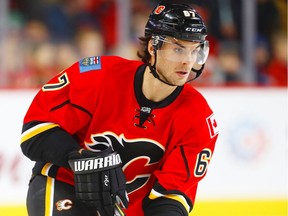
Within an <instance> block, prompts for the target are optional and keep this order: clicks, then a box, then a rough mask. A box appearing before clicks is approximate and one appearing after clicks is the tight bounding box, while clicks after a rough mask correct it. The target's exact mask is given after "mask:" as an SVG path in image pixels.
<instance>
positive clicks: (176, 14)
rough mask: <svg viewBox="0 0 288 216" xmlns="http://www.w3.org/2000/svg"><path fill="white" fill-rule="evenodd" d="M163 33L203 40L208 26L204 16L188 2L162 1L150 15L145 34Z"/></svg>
mask: <svg viewBox="0 0 288 216" xmlns="http://www.w3.org/2000/svg"><path fill="white" fill-rule="evenodd" d="M152 35H162V36H169V37H174V38H177V39H180V40H186V41H195V42H203V41H205V38H206V36H207V28H206V26H205V24H204V23H203V19H202V17H201V16H200V15H199V14H198V13H197V12H196V11H195V10H194V9H193V8H192V7H191V6H189V5H188V4H183V3H173V1H161V2H160V3H159V4H158V5H157V6H156V7H155V9H154V10H153V11H152V13H151V14H150V16H149V19H148V21H147V24H146V27H145V36H152Z"/></svg>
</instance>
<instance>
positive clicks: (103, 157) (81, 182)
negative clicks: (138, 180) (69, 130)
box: [68, 147, 128, 216]
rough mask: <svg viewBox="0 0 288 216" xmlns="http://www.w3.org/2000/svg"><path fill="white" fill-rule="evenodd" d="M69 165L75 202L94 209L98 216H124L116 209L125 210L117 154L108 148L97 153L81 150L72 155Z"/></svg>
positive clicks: (124, 194) (124, 191)
mask: <svg viewBox="0 0 288 216" xmlns="http://www.w3.org/2000/svg"><path fill="white" fill-rule="evenodd" d="M68 162H69V165H70V167H71V168H72V170H73V172H74V182H75V192H76V197H77V199H79V200H81V201H82V202H83V203H85V205H87V206H90V207H94V208H96V209H97V211H98V213H99V214H100V215H101V216H114V215H121V216H123V215H125V214H124V212H123V211H122V210H121V208H120V207H119V205H118V204H120V205H121V207H123V208H127V207H128V196H127V192H126V179H125V175H124V173H123V171H122V168H121V158H120V155H119V154H118V153H117V152H113V151H112V148H111V147H108V148H107V149H105V150H103V151H100V152H93V151H89V150H84V149H83V150H80V151H79V152H78V151H74V152H71V153H70V154H69V161H68Z"/></svg>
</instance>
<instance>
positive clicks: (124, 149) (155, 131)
mask: <svg viewBox="0 0 288 216" xmlns="http://www.w3.org/2000/svg"><path fill="white" fill-rule="evenodd" d="M144 69H145V65H144V64H143V63H142V62H140V61H132V60H126V59H122V58H120V57H112V56H110V57H107V56H106V57H105V56H103V57H88V58H84V59H82V60H81V61H79V62H77V63H75V64H73V65H72V66H71V67H70V68H68V69H66V70H64V71H62V72H61V73H59V74H58V75H57V76H55V77H54V78H53V79H51V80H50V81H49V82H48V83H47V84H46V85H44V86H43V87H42V89H41V90H40V91H39V92H38V94H37V95H36V97H35V98H34V100H33V102H32V104H31V106H30V108H29V110H28V112H27V114H26V116H25V118H24V125H26V124H28V123H30V122H33V121H37V122H41V123H39V124H37V125H35V126H33V127H32V128H29V130H23V134H22V140H21V142H22V145H23V144H25V142H27V141H29V139H33V137H35V136H36V135H37V134H39V133H43V132H44V131H46V130H49V129H51V128H53V127H61V128H62V129H64V130H65V131H66V132H68V133H69V134H71V135H72V136H73V137H76V138H77V141H78V143H79V145H80V146H81V147H84V148H87V149H91V150H93V148H95V147H97V145H101V144H103V143H105V144H107V143H108V144H109V145H112V146H113V149H114V150H116V151H117V152H118V153H119V154H120V156H121V159H122V162H123V170H124V173H125V176H126V180H127V192H128V195H129V208H128V209H127V210H126V214H127V215H128V216H134V215H140V216H142V215H143V212H142V201H143V198H144V197H149V199H150V200H154V199H157V198H159V197H164V198H167V199H173V200H174V201H175V200H176V201H177V202H180V203H181V204H182V205H183V206H184V208H185V209H186V210H187V212H190V211H191V209H192V203H193V202H194V199H195V195H196V190H197V184H198V182H199V181H200V180H201V179H202V178H203V177H204V175H205V174H206V170H207V167H208V164H209V161H210V159H211V157H212V154H213V151H214V146H215V142H216V139H217V136H218V131H217V123H216V121H215V118H214V115H213V112H212V110H211V109H210V107H209V105H208V104H207V102H206V100H205V99H204V97H203V96H202V95H201V94H200V93H199V92H198V91H196V90H195V89H194V88H192V87H191V86H190V85H189V84H185V85H184V86H182V87H177V88H176V90H175V91H174V92H173V93H172V94H171V95H170V96H168V97H167V98H166V99H165V100H163V101H161V102H157V103H155V102H151V101H149V100H147V99H146V98H145V96H144V95H143V93H142V91H141V88H142V80H143V73H144ZM59 148H61V146H59ZM53 166H54V165H53V164H51V163H42V166H41V170H40V171H38V172H39V173H41V174H42V175H49V176H52V177H55V178H57V179H58V180H61V181H64V182H67V183H69V184H73V174H72V172H71V170H70V169H68V168H63V167H60V168H59V167H57V168H55V167H54V168H53ZM38 170H39V169H38ZM52 170H53V172H52ZM55 170H56V171H55ZM34 172H37V171H35V170H34ZM156 181H157V182H158V183H159V184H160V185H161V186H162V187H163V188H165V191H159V190H157V187H154V188H153V186H154V184H155V182H156ZM135 213H137V214H135Z"/></svg>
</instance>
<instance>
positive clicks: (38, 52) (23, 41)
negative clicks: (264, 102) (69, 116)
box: [0, 0, 287, 88]
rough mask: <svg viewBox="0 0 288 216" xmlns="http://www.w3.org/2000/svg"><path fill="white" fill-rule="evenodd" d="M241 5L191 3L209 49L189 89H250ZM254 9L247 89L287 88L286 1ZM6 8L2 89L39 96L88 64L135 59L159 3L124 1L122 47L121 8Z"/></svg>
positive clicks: (30, 1) (64, 4)
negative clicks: (57, 78)
mask: <svg viewBox="0 0 288 216" xmlns="http://www.w3.org/2000/svg"><path fill="white" fill-rule="evenodd" d="M243 1H247V0H190V1H189V2H191V4H193V6H194V7H195V9H196V10H197V11H199V13H200V14H201V15H202V17H203V19H204V20H205V23H206V24H207V27H208V33H209V36H208V40H209V41H210V55H209V58H208V61H207V63H206V65H205V72H204V74H203V75H202V77H200V78H199V79H198V80H196V81H195V82H194V83H193V85H198V86H239V85H240V86H247V85H249V86H250V85H251V83H247V82H245V81H244V79H243V74H244V72H243V70H245V69H244V67H243V64H244V63H243V59H244V56H245V53H244V52H243V49H242V47H243V29H244V28H243V25H245V23H243V17H242V16H243V11H242V9H243V7H242V6H243ZM248 1H252V0H248ZM255 1H256V10H257V13H255V18H256V29H255V30H256V38H255V43H254V44H255V48H254V49H253V50H254V53H253V56H254V59H253V63H254V70H253V71H252V73H254V74H255V76H254V80H253V83H252V85H254V86H287V0H255ZM8 2H9V5H8V20H7V24H8V27H7V29H6V36H5V37H4V40H2V41H0V42H1V47H0V51H1V53H2V55H1V60H0V63H1V66H0V80H1V81H0V87H2V88H34V87H37V88H38V87H40V86H41V85H43V84H44V83H45V82H47V81H48V80H49V79H50V78H51V77H52V76H54V75H55V74H57V73H59V72H60V71H62V70H63V69H65V68H66V67H68V66H70V65H71V64H72V63H74V62H75V61H78V60H79V59H81V58H83V57H86V56H93V55H120V56H122V57H125V58H130V59H137V55H136V53H137V50H138V48H139V47H138V46H139V45H138V44H139V40H138V37H139V36H143V33H144V27H145V24H146V21H147V18H148V16H149V13H150V12H151V9H152V8H153V7H154V6H155V5H156V4H157V2H158V1H153V0H145V1H144V0H130V1H129V2H130V3H129V7H130V11H131V14H130V16H131V17H130V19H129V21H130V23H128V25H129V38H128V39H127V40H126V41H125V43H123V42H122V41H119V40H118V39H119V36H118V32H119V29H120V28H121V26H119V25H118V22H117V19H118V18H117V13H118V12H119V11H118V9H119V2H121V1H119V0H37V1H35V0H9V1H8ZM122 2H123V1H122ZM124 2H125V1H124Z"/></svg>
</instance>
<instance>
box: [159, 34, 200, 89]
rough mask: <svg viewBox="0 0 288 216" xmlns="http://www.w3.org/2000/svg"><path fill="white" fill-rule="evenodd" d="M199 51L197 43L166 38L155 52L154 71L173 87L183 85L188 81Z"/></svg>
mask: <svg viewBox="0 0 288 216" xmlns="http://www.w3.org/2000/svg"><path fill="white" fill-rule="evenodd" d="M199 49H200V44H199V43H196V42H189V41H183V40H176V39H174V38H167V40H165V42H163V45H162V47H161V48H160V49H158V50H157V62H156V69H157V72H158V74H159V76H160V78H162V79H163V80H165V81H167V82H168V83H171V84H173V85H178V86H180V85H184V84H185V83H186V82H187V80H188V78H189V79H190V77H189V75H190V74H191V69H192V67H193V65H194V64H195V62H196V59H197V54H198V52H199ZM192 73H193V72H192ZM193 74H194V73H193Z"/></svg>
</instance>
